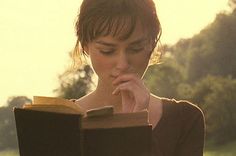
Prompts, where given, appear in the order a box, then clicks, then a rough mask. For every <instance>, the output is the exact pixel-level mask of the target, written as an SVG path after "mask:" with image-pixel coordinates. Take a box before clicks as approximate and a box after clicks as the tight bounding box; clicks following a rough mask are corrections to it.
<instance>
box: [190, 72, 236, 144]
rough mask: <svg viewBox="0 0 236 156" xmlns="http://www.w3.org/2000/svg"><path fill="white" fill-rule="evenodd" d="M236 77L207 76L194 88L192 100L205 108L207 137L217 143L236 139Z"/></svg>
mask: <svg viewBox="0 0 236 156" xmlns="http://www.w3.org/2000/svg"><path fill="white" fill-rule="evenodd" d="M235 93H236V79H232V78H231V77H226V78H223V77H214V76H207V77H206V78H204V79H202V80H201V81H199V82H197V83H196V85H195V86H194V88H193V93H192V101H194V102H195V103H198V104H199V106H200V107H201V108H202V109H203V110H204V114H205V118H206V124H207V138H208V140H211V139H213V141H214V143H215V144H223V143H225V142H228V141H230V140H235V139H236V133H235V129H236V122H235V121H236V114H235V110H236V96H235V95H234V94H235Z"/></svg>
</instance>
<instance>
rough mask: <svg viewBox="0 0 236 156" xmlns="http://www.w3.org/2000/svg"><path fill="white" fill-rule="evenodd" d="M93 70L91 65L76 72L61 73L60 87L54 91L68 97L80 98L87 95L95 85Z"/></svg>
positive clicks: (60, 95)
mask: <svg viewBox="0 0 236 156" xmlns="http://www.w3.org/2000/svg"><path fill="white" fill-rule="evenodd" d="M92 76H93V70H92V69H91V67H90V66H89V65H85V66H83V68H80V69H77V70H76V71H74V72H69V73H68V72H67V71H66V72H64V73H63V74H61V75H59V82H60V87H59V88H57V89H55V90H54V92H56V93H57V94H58V96H59V97H63V98H66V99H78V98H80V97H82V96H84V95H86V94H87V93H88V92H89V91H90V90H91V88H92V85H93V80H92Z"/></svg>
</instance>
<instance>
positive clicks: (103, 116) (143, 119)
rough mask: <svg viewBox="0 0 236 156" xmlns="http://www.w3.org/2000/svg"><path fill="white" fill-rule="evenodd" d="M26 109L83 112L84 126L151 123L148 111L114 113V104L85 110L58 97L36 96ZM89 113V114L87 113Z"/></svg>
mask: <svg viewBox="0 0 236 156" xmlns="http://www.w3.org/2000/svg"><path fill="white" fill-rule="evenodd" d="M23 108H24V109H29V110H36V111H46V112H54V113H64V114H81V115H82V116H83V118H82V127H83V128H84V129H94V128H118V127H134V126H144V125H150V124H149V121H148V111H146V110H144V111H140V112H134V113H114V111H113V107H112V106H105V107H101V108H96V109H92V110H89V111H87V113H85V111H84V110H83V109H82V108H81V107H80V106H79V105H75V103H74V102H72V101H70V100H67V99H63V98H57V97H44V96H34V97H33V103H32V104H25V105H24V106H23ZM86 114H87V115H86Z"/></svg>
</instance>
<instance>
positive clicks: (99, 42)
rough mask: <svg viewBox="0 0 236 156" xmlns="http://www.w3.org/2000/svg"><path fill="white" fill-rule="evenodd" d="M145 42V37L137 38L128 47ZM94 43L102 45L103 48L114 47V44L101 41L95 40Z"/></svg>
mask: <svg viewBox="0 0 236 156" xmlns="http://www.w3.org/2000/svg"><path fill="white" fill-rule="evenodd" d="M146 40H147V38H146V37H142V38H139V39H137V40H134V41H132V42H131V43H129V45H135V44H140V43H142V42H144V41H146ZM95 43H98V44H102V45H104V46H109V47H116V44H115V43H109V42H106V41H101V40H97V41H95Z"/></svg>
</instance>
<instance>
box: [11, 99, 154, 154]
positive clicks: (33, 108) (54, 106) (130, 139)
mask: <svg viewBox="0 0 236 156" xmlns="http://www.w3.org/2000/svg"><path fill="white" fill-rule="evenodd" d="M14 113H15V120H16V128H17V136H18V143H19V151H20V155H21V156H32V155H34V156H39V155H44V156H49V155H50V156H54V155H55V156H94V155H98V156H100V155H101V156H143V155H146V156H148V155H150V152H151V137H152V128H151V125H150V124H149V122H148V112H147V111H142V112H136V113H116V114H115V113H114V112H113V107H111V106H106V107H102V108H97V109H92V110H88V111H87V112H85V111H84V110H83V108H81V107H80V106H79V105H76V104H75V103H74V102H72V101H70V100H67V99H62V98H55V97H40V96H35V97H34V99H33V102H32V104H25V105H24V107H23V108H14Z"/></svg>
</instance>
